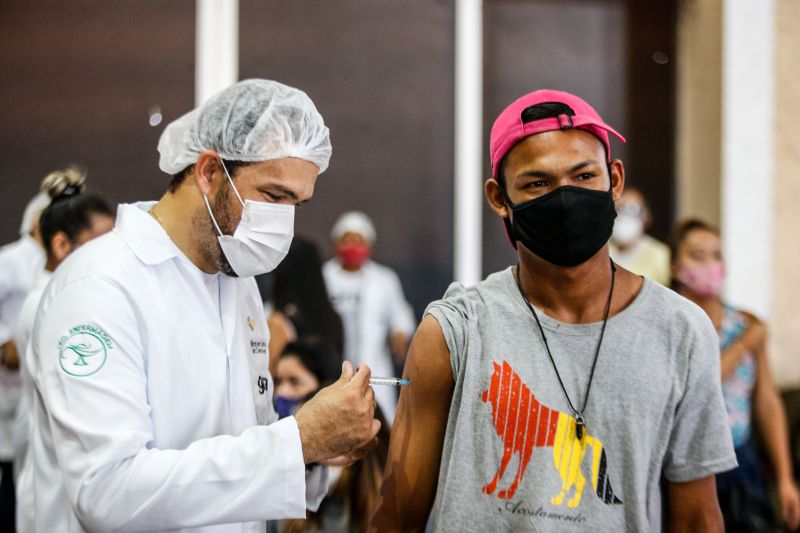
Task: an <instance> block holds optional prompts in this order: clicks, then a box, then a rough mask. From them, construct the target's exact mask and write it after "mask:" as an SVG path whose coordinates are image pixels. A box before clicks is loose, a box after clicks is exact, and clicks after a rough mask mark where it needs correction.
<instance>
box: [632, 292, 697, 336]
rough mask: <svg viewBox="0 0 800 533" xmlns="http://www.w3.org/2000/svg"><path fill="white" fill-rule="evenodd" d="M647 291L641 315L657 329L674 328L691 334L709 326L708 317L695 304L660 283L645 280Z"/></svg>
mask: <svg viewBox="0 0 800 533" xmlns="http://www.w3.org/2000/svg"><path fill="white" fill-rule="evenodd" d="M645 284H646V286H645V287H643V290H646V291H647V294H646V299H645V302H644V306H643V307H644V309H642V313H643V315H644V316H647V317H649V319H653V318H657V319H658V320H649V321H650V323H651V324H653V325H654V326H657V327H668V328H675V329H678V330H681V331H686V332H692V331H696V330H697V329H698V328H705V327H706V326H707V325H708V324H710V319H709V318H708V315H707V314H706V313H705V311H703V310H702V309H701V308H700V307H699V306H698V305H697V304H695V303H694V302H692V301H690V300H688V299H686V298H684V297H683V296H681V295H680V294H678V293H677V292H675V291H673V290H672V289H670V288H668V287H664V286H663V285H661V284H660V283H657V282H655V281H653V280H650V279H646V280H645Z"/></svg>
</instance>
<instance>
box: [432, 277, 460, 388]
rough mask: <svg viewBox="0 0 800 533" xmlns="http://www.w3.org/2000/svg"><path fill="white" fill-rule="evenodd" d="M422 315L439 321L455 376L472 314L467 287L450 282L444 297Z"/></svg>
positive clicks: (458, 368)
mask: <svg viewBox="0 0 800 533" xmlns="http://www.w3.org/2000/svg"><path fill="white" fill-rule="evenodd" d="M424 315H431V316H432V317H433V318H435V319H436V321H437V322H438V323H439V327H440V328H441V330H442V335H443V336H444V340H445V343H446V344H447V349H448V351H449V352H450V365H451V366H452V368H453V376H457V375H458V373H459V370H460V368H461V363H462V361H463V359H464V357H465V356H466V353H467V341H468V338H469V335H468V334H469V322H470V317H471V316H472V313H471V312H470V305H469V299H468V295H467V289H466V288H465V287H464V286H463V285H462V284H461V283H458V282H455V283H452V284H450V287H448V288H447V291H446V292H445V293H444V297H443V298H442V299H441V300H438V301H436V302H433V303H432V304H430V305H429V306H428V308H427V309H425V313H424Z"/></svg>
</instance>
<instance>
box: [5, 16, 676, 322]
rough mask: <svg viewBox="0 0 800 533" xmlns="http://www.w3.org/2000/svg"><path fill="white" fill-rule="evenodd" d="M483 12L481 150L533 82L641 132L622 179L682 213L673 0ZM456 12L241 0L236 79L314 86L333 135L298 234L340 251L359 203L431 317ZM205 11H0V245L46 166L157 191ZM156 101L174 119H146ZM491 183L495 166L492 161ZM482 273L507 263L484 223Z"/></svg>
mask: <svg viewBox="0 0 800 533" xmlns="http://www.w3.org/2000/svg"><path fill="white" fill-rule="evenodd" d="M638 4H642V2H636V1H635V0H558V1H556V0H527V1H522V0H487V1H486V3H485V26H486V29H485V65H486V66H485V77H484V79H485V109H484V123H485V139H486V142H487V143H488V131H489V127H490V126H491V122H492V120H493V119H494V117H495V116H496V114H497V113H498V112H499V111H500V109H501V108H502V107H503V106H504V105H505V104H507V103H508V102H510V101H511V100H513V99H514V98H516V97H517V96H519V95H521V94H523V93H524V92H527V91H529V90H532V89H534V88H541V87H551V88H560V89H566V90H570V91H574V92H576V93H578V94H580V95H582V96H584V97H585V98H586V99H587V100H589V101H590V102H592V103H593V104H594V105H595V106H596V107H597V108H598V110H599V111H600V113H601V114H602V115H603V116H604V117H605V118H606V119H607V120H608V121H609V122H610V123H611V124H612V125H614V126H615V127H617V128H618V129H619V130H621V131H622V132H623V133H624V134H625V135H626V136H627V137H628V140H629V144H628V145H621V144H620V143H616V144H614V145H613V150H614V154H615V155H617V156H621V157H622V158H623V159H624V160H625V162H626V166H627V169H628V176H629V181H630V182H631V183H634V184H636V185H638V186H640V187H641V188H643V189H644V190H645V192H646V193H647V194H648V195H649V196H650V198H651V200H652V202H653V209H654V211H655V214H656V222H657V224H656V228H655V230H656V233H657V234H659V235H663V234H664V233H665V232H666V229H665V228H666V227H667V226H668V225H669V224H670V223H671V217H672V209H673V208H672V183H673V181H672V173H673V172H672V164H671V161H672V155H671V154H672V148H671V146H672V145H671V142H672V141H671V139H672V136H673V126H672V119H671V116H672V110H673V105H672V94H673V83H672V77H673V75H672V63H668V64H667V65H658V64H656V63H654V62H653V60H652V54H653V53H654V52H655V51H663V52H665V53H666V54H667V56H668V57H670V58H672V55H673V54H672V49H673V47H674V46H673V43H672V41H673V37H674V26H675V25H674V20H673V19H674V17H673V15H672V12H673V11H672V9H673V4H674V2H673V0H659V1H652V2H647V3H646V4H647V7H646V8H644V7H642V6H640V5H638ZM454 6H455V1H454V0H337V1H336V2H320V1H319V0H292V1H291V2H287V1H285V0H240V45H241V49H240V78H243V79H244V78H248V77H266V78H273V79H277V80H279V81H282V82H285V83H288V84H291V85H295V86H298V87H300V88H302V89H304V90H306V91H307V92H308V93H309V95H310V96H311V97H312V98H313V99H314V101H315V102H316V103H317V105H318V107H319V109H320V111H321V112H322V114H323V116H325V118H326V121H327V122H328V124H329V126H330V127H331V131H332V141H333V146H334V151H333V159H332V161H331V167H330V169H329V170H328V172H326V173H325V174H324V175H323V176H322V177H321V178H320V180H319V182H318V186H317V190H316V194H315V199H314V201H313V202H312V203H311V204H309V205H308V206H306V207H304V208H303V209H302V210H301V211H300V212H299V213H298V219H297V233H298V234H306V235H309V236H311V237H312V238H313V239H315V240H316V241H317V242H318V244H320V245H321V248H322V249H323V254H324V255H328V253H329V252H330V248H329V243H328V230H329V228H330V227H331V225H332V223H333V222H334V220H335V218H336V216H337V215H338V214H339V213H341V212H342V211H344V210H346V209H352V208H360V209H363V210H364V211H366V212H367V213H368V214H369V215H371V216H372V217H373V218H374V219H375V222H376V225H377V229H378V235H379V237H378V243H377V246H376V257H377V259H378V260H379V261H382V262H385V263H387V264H389V265H391V266H392V267H394V268H395V269H396V270H397V271H398V273H399V274H400V276H401V278H402V280H403V282H404V285H405V288H406V292H407V295H408V297H409V299H410V300H411V302H412V303H413V304H414V307H415V309H416V311H417V312H418V313H421V311H422V310H423V309H424V306H425V305H426V303H428V302H429V301H430V300H432V299H435V298H437V297H439V296H441V294H442V292H443V291H444V289H445V288H446V287H447V284H448V283H449V281H450V280H451V278H452V260H453V249H452V235H453V225H452V214H453V202H452V198H453V194H452V182H453V116H452V115H453V83H454V81H453V80H454V76H453V74H454V73H453V58H454V50H453V43H454ZM194 23H195V11H194V1H193V0H118V1H115V2H100V1H89V0H75V1H72V2H70V3H69V4H66V3H62V2H57V1H55V0H49V1H44V0H39V1H29V0H4V1H3V2H0V69H2V72H3V83H2V84H0V106H2V111H3V121H2V123H0V124H2V125H0V150H2V152H0V154H1V155H2V157H0V175H2V176H3V177H2V181H0V207H2V208H3V209H2V212H3V213H4V216H3V217H2V219H0V242H5V241H9V240H12V239H13V238H15V234H16V228H17V226H18V221H19V218H20V216H21V213H22V207H23V205H24V203H25V201H26V200H27V199H28V198H29V197H30V196H31V195H32V194H33V193H34V191H35V188H36V186H37V183H38V182H39V180H40V179H41V177H42V176H43V175H44V174H46V173H47V172H48V171H50V170H52V169H53V168H58V167H61V166H64V165H66V164H68V163H70V162H79V163H82V164H84V165H85V166H87V167H88V169H89V179H90V184H91V185H92V186H94V187H95V188H96V189H99V190H100V191H102V192H104V193H105V194H106V195H107V196H108V197H109V198H110V199H111V200H113V201H131V200H136V199H149V198H156V197H158V196H159V195H160V194H161V192H162V191H163V189H164V187H165V185H166V180H167V177H166V176H163V175H162V174H161V173H160V172H159V171H158V168H157V158H158V156H157V152H156V149H155V147H156V142H157V139H158V135H159V134H160V133H161V131H162V129H163V127H164V125H165V124H166V123H167V122H169V121H170V120H172V119H174V118H176V117H177V116H179V115H180V114H182V113H184V112H185V111H187V110H188V109H190V108H191V107H192V105H193V92H194V91H193V84H194V82H193V77H194ZM153 105H160V106H161V108H162V110H163V113H164V123H162V124H161V125H159V126H158V127H150V126H149V125H148V124H147V118H148V116H147V111H148V109H149V108H150V107H151V106H153ZM486 167H487V169H486V172H487V174H488V163H487V164H486ZM476 216H484V218H485V224H484V227H485V229H484V236H485V254H484V268H485V272H486V273H489V272H491V271H494V270H498V269H500V268H503V267H505V266H507V265H508V264H510V263H511V262H512V261H513V255H512V254H511V252H510V248H509V247H508V245H507V243H506V241H505V237H504V236H503V232H502V229H501V226H500V224H499V222H498V221H497V220H496V219H495V218H494V217H490V216H489V215H488V212H487V211H486V209H484V213H482V214H479V213H476Z"/></svg>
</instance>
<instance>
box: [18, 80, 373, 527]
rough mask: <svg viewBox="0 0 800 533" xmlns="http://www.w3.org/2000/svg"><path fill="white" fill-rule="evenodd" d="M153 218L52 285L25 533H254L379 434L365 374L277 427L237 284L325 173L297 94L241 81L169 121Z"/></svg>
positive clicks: (39, 325) (264, 265)
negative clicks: (166, 177)
mask: <svg viewBox="0 0 800 533" xmlns="http://www.w3.org/2000/svg"><path fill="white" fill-rule="evenodd" d="M159 152H160V159H159V166H160V168H161V169H162V170H163V171H164V172H166V173H168V174H171V175H172V176H173V179H172V182H171V183H170V186H169V190H168V192H167V193H166V194H165V195H164V196H163V197H162V198H161V200H160V201H159V202H158V203H152V202H143V203H138V204H130V205H121V206H119V209H118V217H117V223H116V226H115V228H114V231H113V232H112V233H110V234H108V235H106V236H104V237H101V238H99V239H96V240H95V241H93V242H91V243H89V244H87V245H85V246H83V247H82V248H81V249H80V250H78V251H76V252H75V253H74V254H72V255H71V256H70V257H69V258H68V259H67V260H66V261H65V262H64V263H63V264H62V265H61V266H60V267H59V269H58V272H56V273H55V275H54V277H53V279H52V281H51V283H50V285H49V286H48V288H47V290H46V291H45V294H44V297H43V299H42V303H41V305H40V307H39V312H38V314H37V319H36V324H35V326H34V333H33V337H32V342H31V349H30V350H29V352H28V355H29V360H28V362H29V363H31V364H30V368H31V373H32V375H33V378H34V383H35V385H36V389H37V395H36V399H35V421H34V429H33V435H32V450H33V457H34V465H35V479H34V497H35V505H36V530H37V531H69V532H73V531H87V530H90V531H111V530H137V531H144V530H146V531H166V530H175V529H186V530H192V531H204V532H223V531H224V532H233V531H236V532H242V531H247V532H255V531H262V530H263V529H264V527H265V526H264V523H263V522H264V521H265V520H268V519H279V518H288V517H302V516H304V515H305V511H306V509H307V508H308V509H315V508H316V506H317V505H319V502H320V501H321V499H322V497H323V496H324V492H325V488H326V478H327V469H326V468H325V467H324V466H320V465H319V463H329V464H346V463H348V462H350V461H352V460H354V459H355V458H357V457H358V456H359V454H360V453H361V450H362V449H363V448H364V446H365V445H368V444H369V443H370V442H371V441H372V439H373V437H374V435H375V434H376V433H377V431H378V429H379V423H378V422H377V421H376V420H374V419H373V410H374V401H375V400H374V393H373V392H372V389H371V388H370V387H369V383H368V382H369V376H370V371H369V369H368V368H367V367H363V366H362V367H359V368H358V370H357V371H356V372H355V373H354V372H353V369H352V366H350V365H349V364H347V363H346V364H345V365H344V367H343V372H342V377H341V378H340V380H339V381H337V382H336V383H335V384H333V385H331V386H330V387H327V388H325V389H323V390H322V391H320V393H319V394H318V395H317V396H316V397H315V398H313V399H312V400H310V401H309V402H307V403H306V404H305V406H304V407H303V408H301V409H300V410H299V411H298V412H297V414H296V415H295V416H293V417H288V418H285V419H283V420H280V421H277V416H276V414H275V411H274V409H273V407H272V402H271V398H272V393H273V385H272V378H271V376H270V375H269V373H268V370H267V365H268V354H267V350H266V347H267V343H268V331H267V328H266V320H265V318H264V315H263V310H262V307H261V301H260V298H259V296H258V291H257V290H256V285H255V281H254V280H253V278H252V276H253V275H254V274H256V273H259V272H266V271H268V270H270V269H272V268H274V267H275V266H276V265H277V264H278V263H279V262H280V261H281V259H282V258H283V257H284V256H285V254H286V252H287V251H288V247H289V243H290V242H291V237H292V234H293V222H294V207H295V206H296V205H298V204H300V203H302V202H305V201H307V200H308V199H309V198H310V197H311V195H312V192H313V189H314V184H315V181H316V178H317V175H318V174H319V173H321V172H323V171H324V170H325V169H326V168H327V165H328V160H329V158H330V143H329V140H328V129H327V128H326V127H325V125H324V123H323V120H322V117H321V116H320V115H319V113H318V112H317V110H316V108H315V107H314V105H313V103H312V102H311V100H310V99H309V98H308V96H306V95H305V93H303V92H301V91H299V90H297V89H293V88H290V87H287V86H284V85H281V84H279V83H276V82H271V81H265V80H247V81H244V82H240V83H238V84H236V85H234V86H232V87H230V88H228V89H226V90H225V91H222V92H221V93H219V94H218V95H216V96H214V97H213V98H212V99H210V100H209V101H208V102H207V103H205V104H204V105H203V106H201V107H200V108H198V109H196V110H194V111H192V112H190V113H188V114H187V115H184V116H183V117H181V118H179V119H178V120H176V121H175V122H173V123H172V124H170V125H169V126H168V127H167V128H166V129H165V131H164V133H163V134H162V137H161V139H160V141H159Z"/></svg>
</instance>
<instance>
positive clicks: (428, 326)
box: [370, 315, 454, 532]
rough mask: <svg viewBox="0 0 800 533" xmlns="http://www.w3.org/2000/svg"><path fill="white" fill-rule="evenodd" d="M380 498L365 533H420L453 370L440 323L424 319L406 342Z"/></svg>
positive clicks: (435, 468)
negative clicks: (401, 384) (402, 381)
mask: <svg viewBox="0 0 800 533" xmlns="http://www.w3.org/2000/svg"><path fill="white" fill-rule="evenodd" d="M403 376H404V377H406V378H408V379H410V380H411V384H410V385H408V386H405V387H403V389H402V391H401V393H400V402H399V404H398V407H397V414H396V415H395V420H394V424H393V425H392V437H391V441H390V444H389V456H388V458H387V461H386V471H385V473H384V479H383V486H382V488H381V498H380V500H379V502H378V506H377V510H376V512H375V515H374V516H373V518H372V523H371V525H370V531H381V532H384V531H422V530H424V529H425V524H426V522H427V519H428V515H429V514H430V510H431V506H432V505H433V500H434V497H435V495H436V483H437V480H438V473H439V462H440V460H441V456H442V445H443V442H444V435H445V430H446V428H447V417H448V413H449V410H450V401H451V399H452V395H453V387H454V380H453V371H452V367H451V366H450V352H449V350H448V348H447V344H446V343H445V341H444V336H443V335H442V330H441V328H440V327H439V323H438V322H437V321H436V319H434V318H433V317H432V316H430V315H428V316H426V317H425V318H424V319H423V320H422V323H421V324H420V326H419V328H418V329H417V333H416V334H415V335H414V339H413V340H412V342H411V347H410V349H409V354H408V358H407V360H406V365H405V370H404V372H403Z"/></svg>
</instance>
